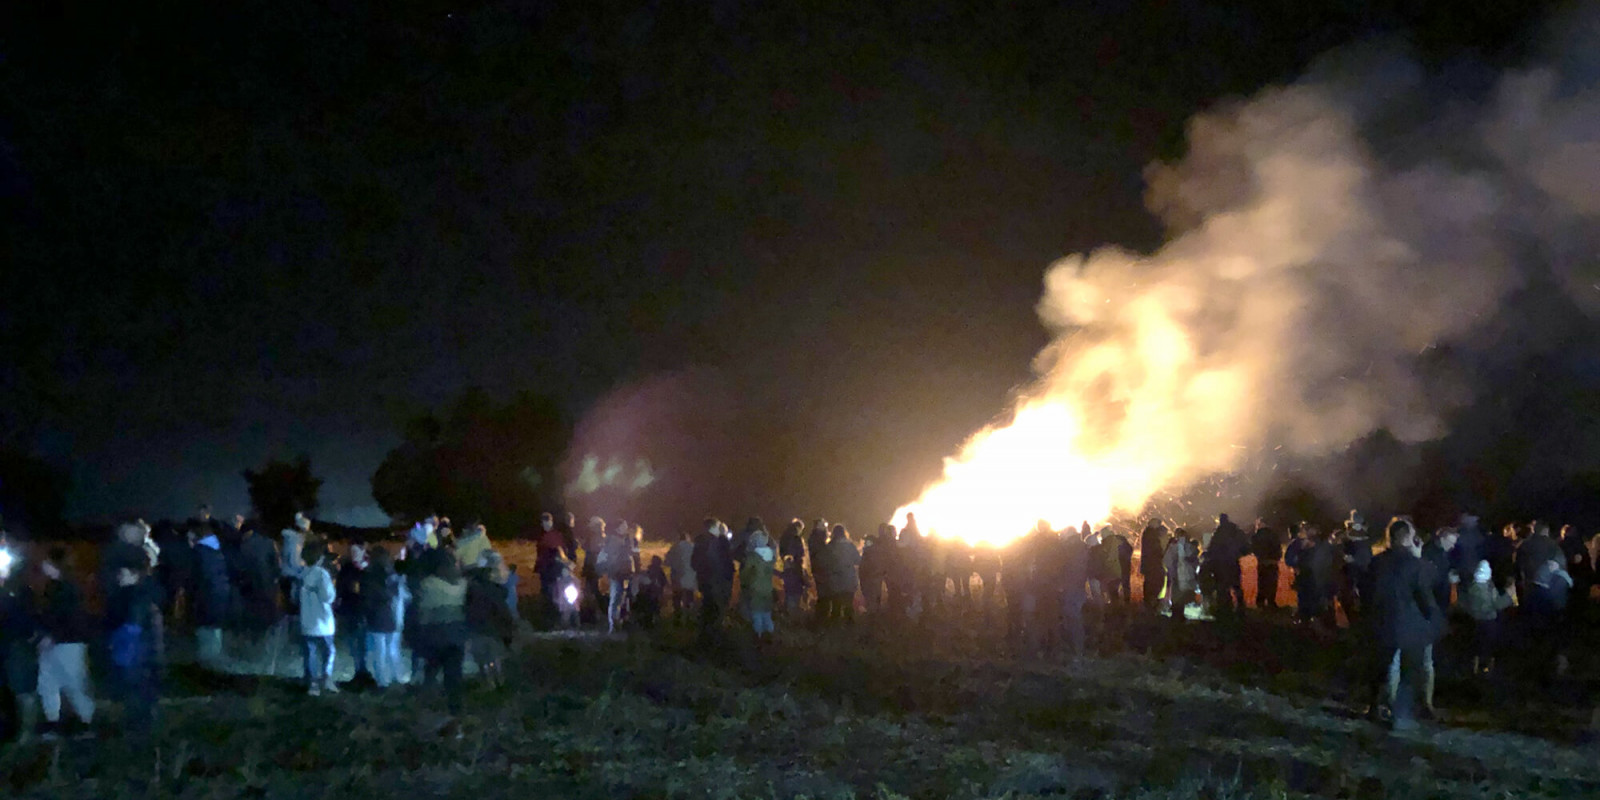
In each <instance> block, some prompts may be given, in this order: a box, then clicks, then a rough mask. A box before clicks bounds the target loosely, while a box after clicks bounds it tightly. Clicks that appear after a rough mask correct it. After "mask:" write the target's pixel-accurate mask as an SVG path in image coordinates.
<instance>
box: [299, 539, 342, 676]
mask: <svg viewBox="0 0 1600 800" xmlns="http://www.w3.org/2000/svg"><path fill="white" fill-rule="evenodd" d="M302 550H303V554H302V555H303V557H304V558H305V569H304V570H303V571H301V573H300V581H299V592H298V594H299V599H300V638H301V643H302V644H303V645H304V646H305V657H306V692H307V693H308V694H310V695H311V696H312V697H316V696H317V695H320V694H322V693H323V692H327V693H329V694H337V693H338V691H339V687H338V685H337V684H335V683H334V680H333V658H334V645H333V637H334V634H335V633H336V632H337V631H336V628H335V623H334V616H333V601H334V598H335V597H336V594H335V591H334V588H333V575H331V574H329V572H328V566H327V562H328V549H327V545H326V544H324V543H322V542H312V543H310V544H307V545H304V546H303V548H302Z"/></svg>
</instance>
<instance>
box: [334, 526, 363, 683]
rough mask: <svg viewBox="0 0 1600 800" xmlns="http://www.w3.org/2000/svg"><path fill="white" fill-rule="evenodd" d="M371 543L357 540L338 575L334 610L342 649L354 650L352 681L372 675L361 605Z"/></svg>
mask: <svg viewBox="0 0 1600 800" xmlns="http://www.w3.org/2000/svg"><path fill="white" fill-rule="evenodd" d="M367 568H368V562H367V546H366V545H364V544H361V543H360V542H354V543H352V544H351V545H350V548H349V550H347V551H346V553H345V557H344V560H343V561H342V562H341V563H340V564H339V574H338V575H337V576H335V577H334V581H333V590H334V597H335V600H334V606H333V609H334V614H335V625H334V627H335V628H336V629H337V631H338V635H339V639H340V640H342V641H343V642H344V645H343V646H342V647H340V648H339V649H341V650H344V651H346V652H348V653H349V654H350V662H351V664H352V665H353V666H352V669H353V670H354V673H353V675H352V677H351V680H352V681H359V680H366V679H370V678H371V677H372V673H371V672H370V671H369V670H368V669H367V615H366V613H365V609H363V608H362V607H361V586H362V581H361V577H362V575H363V574H364V573H365V572H366V571H367Z"/></svg>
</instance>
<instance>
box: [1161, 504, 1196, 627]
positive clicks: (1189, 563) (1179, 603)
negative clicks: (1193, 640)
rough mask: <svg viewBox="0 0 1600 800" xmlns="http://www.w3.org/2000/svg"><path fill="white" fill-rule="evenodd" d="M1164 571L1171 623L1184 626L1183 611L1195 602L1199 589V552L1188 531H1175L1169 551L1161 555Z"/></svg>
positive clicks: (1184, 529) (1183, 529) (1181, 529)
mask: <svg viewBox="0 0 1600 800" xmlns="http://www.w3.org/2000/svg"><path fill="white" fill-rule="evenodd" d="M1162 562H1163V563H1162V569H1163V571H1164V572H1166V575H1167V600H1168V604H1169V606H1170V609H1169V613H1170V614H1171V615H1172V621H1173V622H1177V623H1182V622H1183V621H1184V619H1185V616H1184V610H1185V609H1187V608H1188V607H1189V604H1190V603H1193V602H1194V595H1195V592H1197V591H1199V590H1200V551H1199V549H1198V548H1197V547H1195V543H1194V539H1193V538H1192V537H1190V536H1189V530H1188V529H1187V528H1179V529H1177V530H1175V531H1173V532H1172V540H1171V541H1170V542H1168V544H1167V552H1166V554H1165V555H1163V556H1162Z"/></svg>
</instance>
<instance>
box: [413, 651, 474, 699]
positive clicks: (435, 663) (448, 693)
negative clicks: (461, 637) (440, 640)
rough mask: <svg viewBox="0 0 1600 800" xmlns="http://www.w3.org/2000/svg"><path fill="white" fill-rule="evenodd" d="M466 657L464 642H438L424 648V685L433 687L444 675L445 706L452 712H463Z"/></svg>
mask: <svg viewBox="0 0 1600 800" xmlns="http://www.w3.org/2000/svg"><path fill="white" fill-rule="evenodd" d="M465 657H466V646H465V645H464V644H436V645H428V646H426V647H424V648H423V653H422V663H423V667H422V685H423V686H426V687H430V688H431V687H432V686H433V685H434V682H435V681H437V680H438V679H439V678H440V676H441V675H442V676H443V678H444V697H445V706H446V707H447V708H449V709H450V713H451V714H460V713H461V662H462V660H463V659H464V658H465Z"/></svg>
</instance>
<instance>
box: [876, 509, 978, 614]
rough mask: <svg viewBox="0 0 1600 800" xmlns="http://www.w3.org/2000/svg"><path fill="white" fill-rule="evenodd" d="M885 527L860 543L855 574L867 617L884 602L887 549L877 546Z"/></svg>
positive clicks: (880, 527)
mask: <svg viewBox="0 0 1600 800" xmlns="http://www.w3.org/2000/svg"><path fill="white" fill-rule="evenodd" d="M886 527H888V526H886V525H879V526H878V532H877V533H875V534H872V535H870V536H868V537H867V538H866V541H863V542H862V543H861V565H860V567H858V568H857V571H856V572H857V575H859V576H860V579H861V601H862V604H863V605H864V606H865V607H866V610H867V614H868V615H875V614H877V613H878V612H879V611H880V610H881V609H882V608H883V607H884V604H885V602H886V599H885V598H886V595H885V589H884V576H885V575H886V574H887V571H888V563H887V560H886V559H885V558H884V556H885V554H887V553H888V552H889V548H888V547H883V546H880V545H879V544H878V542H879V540H880V538H881V537H882V536H883V530H884V528H886ZM958 586H959V582H958Z"/></svg>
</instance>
